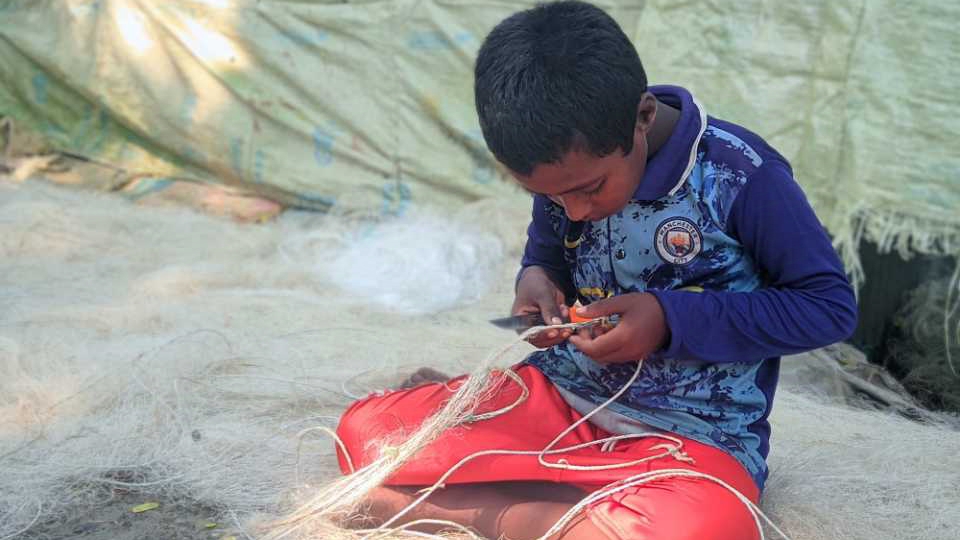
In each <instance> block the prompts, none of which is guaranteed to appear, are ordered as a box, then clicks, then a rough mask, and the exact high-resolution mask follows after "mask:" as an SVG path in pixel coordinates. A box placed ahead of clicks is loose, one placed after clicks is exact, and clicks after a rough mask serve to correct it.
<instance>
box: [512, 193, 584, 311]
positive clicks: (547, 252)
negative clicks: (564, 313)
mask: <svg viewBox="0 0 960 540" xmlns="http://www.w3.org/2000/svg"><path fill="white" fill-rule="evenodd" d="M553 204H554V203H553V202H551V201H550V199H548V198H547V197H544V196H543V195H535V196H534V197H533V216H532V218H531V220H530V225H529V226H528V227H527V244H526V246H525V247H524V249H523V259H521V262H520V266H521V268H520V273H518V274H517V281H518V282H519V281H520V276H521V275H522V274H523V271H524V270H526V269H527V268H529V267H531V266H539V267H541V268H543V269H544V270H546V272H547V273H548V274H549V275H550V277H551V279H552V280H553V281H554V283H556V285H557V286H558V287H560V289H561V290H562V291H563V292H564V294H565V295H566V297H567V298H572V297H574V290H573V282H572V281H571V280H570V272H569V270H568V269H567V266H566V263H565V262H564V260H563V240H562V239H561V237H560V235H561V234H562V233H561V232H560V231H558V230H557V229H556V228H555V227H554V225H553V224H552V223H551V217H550V215H549V214H548V213H547V210H548V209H549V208H550V207H551V206H552V205H553Z"/></svg>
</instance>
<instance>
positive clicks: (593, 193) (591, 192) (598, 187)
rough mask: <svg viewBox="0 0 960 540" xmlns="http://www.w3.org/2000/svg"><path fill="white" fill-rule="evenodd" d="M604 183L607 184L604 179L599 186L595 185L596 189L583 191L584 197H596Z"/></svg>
mask: <svg viewBox="0 0 960 540" xmlns="http://www.w3.org/2000/svg"><path fill="white" fill-rule="evenodd" d="M606 183H607V179H606V178H604V179H603V180H601V181H600V183H599V184H597V185H596V187H594V188H592V189H590V190H589V191H584V193H585V194H586V195H596V194H597V193H600V190H601V189H603V185H604V184H606Z"/></svg>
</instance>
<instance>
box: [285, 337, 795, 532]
mask: <svg viewBox="0 0 960 540" xmlns="http://www.w3.org/2000/svg"><path fill="white" fill-rule="evenodd" d="M576 326H577V324H576V323H571V324H560V325H551V326H541V327H535V328H531V329H529V330H527V331H526V332H524V333H523V334H521V335H520V336H519V337H518V338H517V340H515V341H513V342H511V343H510V344H509V345H508V346H506V347H504V348H503V349H502V350H501V351H499V352H498V353H497V354H495V355H494V356H493V357H492V358H491V360H490V361H488V362H487V363H485V366H486V365H489V364H490V363H492V362H493V361H495V360H496V359H498V358H500V357H502V356H504V355H505V354H506V353H507V352H509V350H510V349H512V348H513V347H514V346H516V345H517V344H519V343H521V342H523V341H525V340H526V339H528V338H530V337H531V336H533V335H535V334H537V333H539V332H542V331H544V330H550V329H570V328H574V327H576ZM642 365H643V361H642V360H641V361H639V362H637V368H636V370H635V371H634V373H633V375H632V376H631V377H630V379H629V380H628V381H627V382H626V383H625V384H624V385H623V386H622V387H621V388H620V389H619V390H618V391H617V392H616V393H615V394H614V395H613V396H611V397H610V398H609V399H607V401H605V402H604V403H603V404H601V405H600V406H598V407H597V408H595V409H594V410H592V411H590V413H588V414H587V415H585V416H583V417H582V418H580V419H579V420H577V421H576V422H574V423H573V424H571V425H570V426H568V427H567V428H565V429H564V430H563V431H562V432H561V433H560V434H558V435H557V436H556V437H555V438H554V439H553V440H552V441H551V442H550V443H549V444H548V445H547V446H546V447H544V448H543V449H542V450H499V449H497V450H483V451H479V452H475V453H473V454H470V455H469V456H466V457H464V458H463V459H461V460H460V461H459V462H457V463H456V464H454V465H453V466H452V467H450V468H449V469H448V470H447V471H446V472H445V473H444V474H443V475H441V476H440V478H438V479H437V481H436V482H434V483H433V485H431V486H429V487H427V488H424V489H422V490H421V491H419V492H418V497H417V498H416V499H414V501H413V502H411V503H410V504H408V505H407V506H406V507H405V508H403V509H402V510H400V511H399V512H398V513H397V514H395V515H394V516H393V517H391V518H390V519H388V520H387V521H385V522H384V523H382V524H381V525H380V526H379V527H376V528H374V529H365V530H360V531H356V532H357V533H359V534H362V535H363V536H361V539H362V540H377V539H379V538H383V537H384V536H386V535H390V534H403V535H413V536H417V537H422V538H431V539H437V540H445V537H443V536H440V535H436V534H429V533H416V532H415V531H411V530H408V528H409V527H412V526H415V525H419V524H432V525H444V526H448V527H450V528H452V529H453V530H456V531H458V532H461V533H463V534H466V535H467V536H468V537H469V538H471V539H478V540H479V539H480V538H481V537H479V536H477V535H476V533H475V532H473V531H472V530H470V529H469V528H467V527H465V526H463V525H462V524H459V523H455V522H452V521H447V520H435V519H419V520H414V521H410V522H408V523H406V524H403V525H401V526H396V527H395V526H393V525H394V523H396V522H397V521H398V520H400V519H402V518H403V517H404V516H405V515H407V514H408V513H410V512H411V511H412V510H413V509H414V508H416V507H417V506H418V505H420V504H421V503H422V502H423V501H424V500H426V499H427V497H429V496H430V495H431V494H432V493H433V492H435V491H436V490H438V489H442V488H443V487H445V486H446V481H447V479H449V478H450V476H452V475H453V474H454V473H455V472H456V471H457V470H459V469H460V468H462V467H463V466H464V465H466V464H467V463H469V462H470V461H472V460H474V459H476V458H479V457H483V456H491V455H531V456H537V461H538V462H539V464H540V465H541V466H543V467H548V468H553V469H563V470H574V471H597V470H610V469H618V468H627V467H631V466H634V465H637V464H640V463H644V462H647V461H652V460H655V459H660V458H667V457H672V458H674V459H676V460H678V461H683V462H687V463H694V460H693V459H692V458H690V457H689V456H688V455H687V454H686V453H685V452H684V451H683V441H681V440H680V439H678V438H676V437H672V436H670V435H667V434H664V433H656V432H643V433H631V434H624V435H614V436H610V437H605V438H603V439H598V440H595V441H589V442H586V443H581V444H577V445H573V446H568V447H564V448H554V446H555V445H556V444H557V443H558V442H559V441H560V440H562V439H563V438H564V437H565V436H566V435H568V434H569V433H570V432H572V431H573V430H575V429H576V428H577V427H578V426H580V425H581V424H583V423H584V422H587V421H589V419H590V418H592V417H593V416H594V415H595V414H597V413H598V412H600V411H601V410H603V409H604V408H606V407H608V406H609V405H610V404H611V403H613V402H614V401H616V400H617V399H618V398H619V397H620V396H622V395H623V393H624V392H626V391H627V390H628V389H629V388H630V386H631V385H632V384H633V383H634V381H636V379H637V377H639V375H640V370H641V367H642ZM485 366H484V369H485ZM502 373H503V374H505V375H506V376H507V377H509V378H510V379H512V380H513V381H514V382H516V383H517V384H519V385H520V387H521V390H522V392H521V395H520V396H519V397H518V398H517V400H516V401H514V402H513V403H511V404H510V405H507V406H506V407H502V408H500V409H497V410H496V411H491V412H488V413H483V414H477V415H474V414H472V413H468V414H466V415H465V416H464V415H461V416H459V418H458V419H457V418H455V419H454V420H455V421H454V422H451V423H449V425H447V426H446V428H451V427H455V426H458V425H462V424H465V423H473V422H479V421H483V420H487V419H490V418H494V417H496V416H499V415H502V414H506V413H507V412H509V411H511V410H513V409H514V408H515V407H517V406H518V405H519V404H520V403H522V402H523V401H524V400H526V398H527V396H529V389H528V388H527V386H526V384H524V382H523V380H522V379H521V378H520V376H519V375H517V374H516V373H515V372H513V371H512V370H511V369H506V370H504V371H502ZM489 374H490V372H487V373H486V375H489ZM477 375H480V376H481V377H483V376H484V372H482V371H480V372H478V373H475V374H474V375H473V376H471V377H469V378H468V379H467V380H466V381H464V382H463V384H462V385H461V386H460V388H458V389H457V393H456V395H454V396H453V397H452V398H451V400H450V402H448V405H447V407H445V408H444V410H443V411H441V412H439V413H437V414H436V415H435V416H434V417H432V418H431V421H430V422H429V423H430V424H431V426H429V428H431V429H433V428H436V426H435V425H433V424H437V423H440V424H442V422H438V421H437V420H443V419H445V417H444V415H445V413H447V412H448V411H447V408H449V407H450V406H451V404H452V402H454V401H455V400H457V398H458V397H460V398H464V397H469V396H470V394H467V393H465V392H464V389H465V388H467V387H468V386H471V385H470V384H469V383H470V382H472V381H471V379H473V378H474V377H476V376H477ZM483 378H484V379H486V377H483ZM484 382H486V381H485V380H484ZM480 390H482V388H481V389H477V393H478V394H479V393H480ZM478 404H479V403H477V405H478ZM426 424H427V423H425V427H427V426H426ZM424 429H425V428H424V427H421V430H420V432H418V433H417V434H415V435H414V437H411V439H408V440H407V442H405V443H404V444H402V445H401V446H400V447H390V446H386V447H384V448H383V449H382V450H381V457H380V458H378V459H377V460H374V461H373V463H371V464H370V465H367V466H366V467H363V468H361V469H359V470H358V471H355V472H353V473H351V474H350V475H349V476H347V477H346V478H345V480H346V481H347V482H346V484H345V485H343V486H338V487H340V489H341V490H342V491H341V492H342V493H350V492H351V491H352V490H353V489H362V488H363V487H364V485H365V484H366V485H369V482H368V480H369V479H368V478H364V477H362V475H361V476H360V477H359V478H360V480H359V481H358V482H351V481H350V480H352V478H351V477H357V475H358V474H359V473H362V472H363V471H365V470H369V469H371V468H372V467H378V466H383V464H384V460H385V459H386V460H389V461H390V462H391V463H389V465H388V466H387V467H385V468H388V469H389V470H390V472H392V471H393V470H395V469H396V467H397V466H399V464H400V463H403V462H404V461H405V460H406V459H409V457H410V456H412V454H413V453H415V452H416V451H418V450H420V449H421V448H422V447H423V446H425V445H426V444H427V443H428V441H426V440H420V441H418V443H421V445H419V446H416V448H410V446H409V444H408V443H409V442H410V441H411V440H412V439H414V438H416V436H417V435H421V432H423V431H424ZM306 431H307V430H305V432H306ZM322 431H323V432H324V433H327V434H328V435H330V436H331V437H333V438H334V440H335V441H336V442H337V445H338V446H339V448H340V449H341V451H343V453H344V456H345V457H346V458H347V460H348V463H349V464H350V466H351V468H352V461H351V459H350V457H349V455H348V452H347V450H346V446H345V445H344V443H343V441H342V440H340V438H339V437H338V436H337V434H336V433H335V432H333V431H332V430H329V429H324V430H322ZM636 438H659V439H663V440H665V441H668V442H669V443H672V444H668V443H663V444H658V445H654V446H652V447H651V448H650V449H651V450H662V452H661V453H658V454H653V455H649V456H646V457H643V458H640V459H636V460H633V461H629V462H624V463H616V464H611V465H575V464H572V463H569V462H568V461H567V460H566V459H560V460H558V461H556V462H551V461H547V459H546V456H550V455H556V454H563V453H568V452H572V451H575V450H580V449H583V448H588V447H590V446H596V445H600V446H601V450H602V451H612V450H613V448H614V446H615V445H616V443H617V442H619V441H622V440H625V439H636ZM431 440H432V438H431ZM402 450H404V451H402ZM400 454H403V459H400V460H399V461H398V458H400V457H401V456H400ZM377 476H380V477H382V478H384V479H385V478H386V475H384V474H378V475H377ZM666 478H699V479H703V480H707V481H711V482H714V483H716V484H717V485H719V486H721V487H723V488H724V489H726V490H727V491H729V492H730V493H732V494H733V495H734V496H735V497H736V498H737V500H739V501H740V502H741V503H743V504H744V506H745V507H746V508H747V510H748V511H749V512H750V515H751V516H752V517H753V520H754V524H755V525H756V527H757V531H758V533H759V535H760V540H766V535H765V534H764V530H763V526H762V523H761V519H762V520H763V522H765V523H767V524H768V525H770V527H771V528H773V530H774V531H776V533H777V534H778V535H779V537H780V538H782V539H783V540H790V538H789V537H788V536H787V535H786V534H785V533H784V532H783V531H781V530H780V529H779V528H777V526H776V525H775V524H774V523H773V521H772V520H771V519H770V518H769V517H767V516H766V515H765V514H764V513H763V512H762V511H761V510H760V508H759V507H758V506H757V505H756V504H755V503H753V501H751V500H750V499H749V497H747V496H746V495H744V494H743V493H741V492H740V491H739V490H737V489H736V488H734V487H733V486H731V485H729V484H728V483H726V482H724V481H723V480H721V479H719V478H717V477H715V476H712V475H709V474H705V473H701V472H697V471H692V470H689V469H662V470H657V471H649V472H645V473H641V474H637V475H633V476H630V477H627V478H624V479H622V480H618V481H616V482H613V483H611V484H609V485H607V486H605V487H604V488H602V489H600V490H598V491H596V492H594V493H591V494H590V495H588V496H586V497H584V498H583V499H582V500H581V501H580V502H578V503H577V504H575V505H574V506H572V507H571V508H570V509H569V510H568V511H567V512H566V513H565V514H564V515H563V516H561V518H560V519H559V520H557V522H556V523H555V524H554V525H553V526H552V527H551V528H550V529H549V530H547V532H546V533H544V534H543V535H542V536H541V537H540V538H538V539H537V540H547V539H549V538H550V537H551V536H552V535H554V534H557V533H558V532H560V531H562V530H563V528H564V527H566V526H567V525H568V524H569V523H570V521H572V520H573V519H574V518H575V517H576V516H577V515H578V514H579V513H581V512H582V511H583V510H584V508H586V507H587V506H589V505H590V504H592V503H594V502H596V501H599V500H601V499H603V498H604V497H607V496H609V495H611V494H613V493H617V492H619V491H622V490H624V489H628V488H631V487H635V486H639V485H643V484H646V483H649V482H654V481H657V480H663V479H666ZM378 485H379V483H378ZM368 489H369V487H368ZM365 492H366V491H365ZM314 509H315V510H322V509H318V508H317V507H316V506H314ZM308 512H309V510H308ZM306 513H307V512H298V513H297V514H296V515H295V517H293V518H290V519H288V520H285V521H284V522H283V523H282V524H286V525H291V524H292V525H293V527H291V528H289V529H287V530H286V531H283V532H281V533H279V534H277V535H275V536H274V538H283V537H285V536H287V535H288V534H289V533H291V532H293V531H294V530H295V529H297V528H299V526H300V525H302V523H298V522H299V521H300V520H301V519H302V518H303V517H304V515H305V514H306ZM310 513H312V512H310ZM414 533H415V534H414Z"/></svg>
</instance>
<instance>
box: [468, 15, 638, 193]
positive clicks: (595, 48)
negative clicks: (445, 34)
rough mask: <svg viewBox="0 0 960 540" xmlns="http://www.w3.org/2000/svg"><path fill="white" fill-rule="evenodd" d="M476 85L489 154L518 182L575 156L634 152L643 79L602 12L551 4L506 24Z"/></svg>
mask: <svg viewBox="0 0 960 540" xmlns="http://www.w3.org/2000/svg"><path fill="white" fill-rule="evenodd" d="M474 77H475V80H474V95H475V99H476V105H477V115H478V116H479V117H480V128H481V129H482V130H483V137H484V139H485V140H486V142H487V147H488V148H490V151H491V152H493V155H494V156H495V157H496V158H497V160H499V161H500V162H501V163H503V164H504V165H506V166H507V167H509V168H510V169H511V170H513V171H514V172H516V173H518V174H522V175H528V174H530V173H531V172H532V171H533V169H534V168H535V167H536V166H537V165H540V164H546V163H557V162H559V161H560V160H561V159H562V158H563V156H564V155H565V154H566V153H567V152H569V151H571V150H574V149H578V150H584V151H589V152H590V153H591V154H593V155H595V156H598V157H602V156H605V155H608V154H610V153H612V152H613V151H615V150H617V149H620V150H621V151H623V153H625V154H627V153H629V152H630V150H631V149H632V148H633V132H634V127H635V125H636V120H637V105H638V104H639V103H640V98H641V96H642V95H643V93H644V92H646V90H647V75H646V73H645V72H644V70H643V64H641V63H640V56H639V55H638V54H637V50H636V49H635V48H634V47H633V44H632V43H631V42H630V39H629V38H628V37H627V36H626V34H624V33H623V30H621V29H620V26H619V25H618V24H617V22H616V21H615V20H613V18H612V17H610V16H609V15H607V14H606V13H605V12H604V11H603V10H602V9H600V8H598V7H596V6H593V5H590V4H587V3H584V2H568V1H567V2H552V3H547V4H539V5H537V6H536V7H534V8H532V9H529V10H526V11H521V12H519V13H515V14H513V15H511V16H510V17H508V18H506V19H504V20H503V21H501V22H500V24H498V25H497V26H496V27H495V28H494V29H493V30H492V31H491V32H490V34H489V35H488V36H487V38H486V39H485V40H484V41H483V45H482V46H481V47H480V52H479V54H478V55H477V62H476V65H475V68H474Z"/></svg>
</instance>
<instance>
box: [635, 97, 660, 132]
mask: <svg viewBox="0 0 960 540" xmlns="http://www.w3.org/2000/svg"><path fill="white" fill-rule="evenodd" d="M656 118H657V98H656V96H654V95H653V94H652V93H650V92H644V93H643V94H642V95H641V96H640V103H638V104H637V123H636V126H635V127H634V129H635V131H636V134H637V135H642V136H646V134H647V132H648V131H650V128H652V127H653V122H654V120H656Z"/></svg>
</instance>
